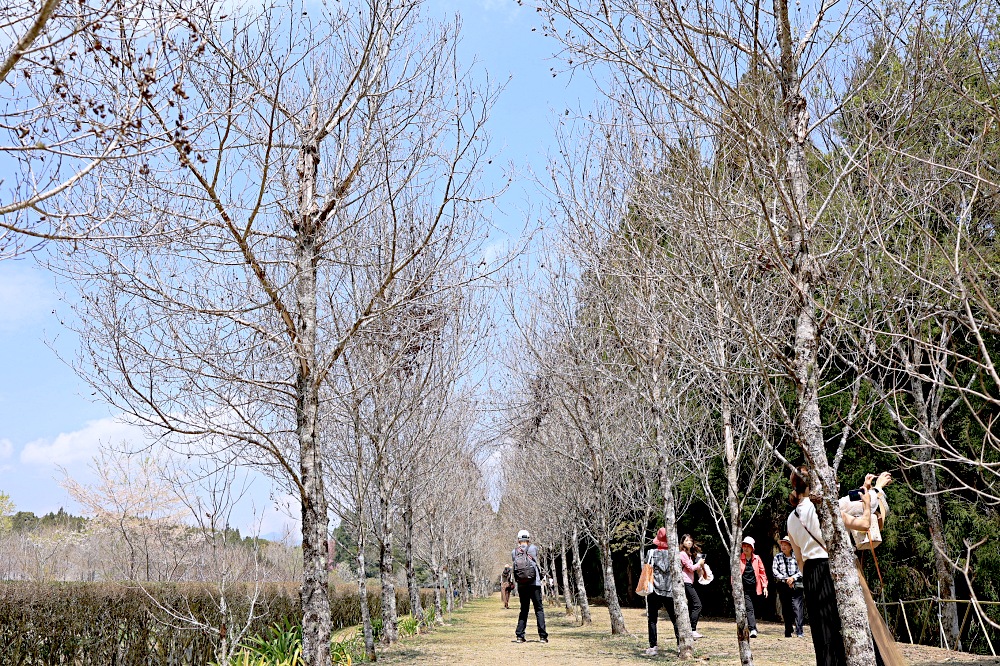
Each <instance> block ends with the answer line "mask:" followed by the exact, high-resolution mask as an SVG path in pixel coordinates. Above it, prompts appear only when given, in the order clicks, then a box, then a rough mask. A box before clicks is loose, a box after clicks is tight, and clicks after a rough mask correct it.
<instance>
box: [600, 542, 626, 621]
mask: <svg viewBox="0 0 1000 666" xmlns="http://www.w3.org/2000/svg"><path fill="white" fill-rule="evenodd" d="M607 533H608V530H607V529H606V526H602V529H601V539H600V544H599V545H600V548H601V566H602V568H603V569H604V600H605V601H606V602H607V604H608V615H609V616H610V617H611V635H612V636H618V635H621V634H627V633H628V630H627V629H626V628H625V616H624V615H622V606H621V603H620V602H619V601H618V587H617V586H616V585H615V569H614V566H613V563H612V561H611V540H610V539H609V538H608V537H607V536H606V535H607Z"/></svg>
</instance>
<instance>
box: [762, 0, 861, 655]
mask: <svg viewBox="0 0 1000 666" xmlns="http://www.w3.org/2000/svg"><path fill="white" fill-rule="evenodd" d="M774 13H775V19H776V24H777V38H778V44H779V48H780V53H781V56H780V57H781V60H780V70H779V71H780V73H779V79H780V81H779V83H780V84H781V96H782V108H783V109H784V114H785V116H784V119H783V120H784V124H785V131H786V132H787V135H786V138H787V142H788V147H787V149H786V152H785V162H786V170H787V176H788V184H789V185H790V186H791V197H792V201H791V202H790V204H791V205H790V207H789V213H788V216H787V221H788V234H787V235H788V239H789V241H790V249H791V252H792V267H791V274H790V282H791V284H790V285H789V286H790V288H791V289H790V292H791V294H792V295H793V298H794V299H795V301H796V302H795V306H796V308H797V310H798V311H797V313H796V317H795V340H794V358H793V368H794V379H795V388H796V393H797V410H796V412H797V414H796V415H797V417H798V418H797V420H796V430H797V434H798V439H799V443H800V445H801V446H802V447H803V449H804V450H805V454H806V458H807V459H808V460H809V463H810V464H811V465H812V468H813V479H812V481H813V489H814V492H819V493H820V494H821V495H822V498H823V501H822V502H821V503H820V506H818V507H817V514H818V516H819V518H820V523H821V526H822V528H823V539H824V540H825V541H826V545H827V552H828V554H829V556H830V574H831V575H832V577H833V585H834V590H835V591H836V595H837V609H838V610H839V611H840V619H841V624H842V629H843V636H844V650H845V652H846V654H847V663H848V665H849V666H870V665H871V664H873V663H874V662H875V651H874V647H873V645H872V640H871V634H870V633H869V628H868V613H867V609H866V607H865V602H864V597H863V596H862V593H861V582H860V580H859V579H858V571H857V568H856V567H855V564H854V559H855V558H854V549H853V546H852V544H851V542H850V537H849V536H848V534H847V530H846V529H845V528H844V523H843V519H842V518H841V515H840V505H839V503H838V502H837V499H838V498H837V484H836V479H835V475H834V471H833V469H832V468H831V467H830V462H829V459H828V458H827V455H826V442H825V439H824V437H823V423H822V418H821V415H820V409H819V342H820V341H819V336H820V330H819V323H818V322H817V320H816V313H817V312H818V308H817V306H816V302H815V281H816V280H818V279H820V278H819V271H818V264H817V259H816V257H815V256H814V255H813V252H812V245H811V242H812V225H813V220H812V218H811V216H810V211H809V174H808V171H807V167H806V152H805V145H806V141H807V140H808V133H809V109H808V103H807V100H806V97H805V95H804V94H803V92H802V90H801V80H800V78H799V76H800V67H799V62H798V55H797V51H796V47H795V45H794V44H793V43H792V39H793V38H792V29H791V21H790V16H789V6H788V0H774Z"/></svg>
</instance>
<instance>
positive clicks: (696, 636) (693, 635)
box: [691, 631, 704, 638]
mask: <svg viewBox="0 0 1000 666" xmlns="http://www.w3.org/2000/svg"><path fill="white" fill-rule="evenodd" d="M691 638H704V636H702V635H701V634H699V633H698V632H697V631H692V632H691Z"/></svg>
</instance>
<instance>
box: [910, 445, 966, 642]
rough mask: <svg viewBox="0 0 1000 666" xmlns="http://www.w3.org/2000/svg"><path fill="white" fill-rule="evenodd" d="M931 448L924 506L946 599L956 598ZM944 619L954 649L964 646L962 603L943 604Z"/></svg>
mask: <svg viewBox="0 0 1000 666" xmlns="http://www.w3.org/2000/svg"><path fill="white" fill-rule="evenodd" d="M930 456H931V449H930V448H929V447H926V446H925V447H923V448H922V449H921V450H920V459H921V461H922V462H924V463H925V464H923V465H921V466H920V476H921V479H922V480H923V483H924V493H925V494H924V506H925V508H926V510H927V529H928V531H929V532H930V535H931V544H932V545H933V546H934V571H935V573H936V574H937V580H938V584H939V586H940V588H941V591H940V595H941V598H942V599H954V598H955V578H954V576H953V575H952V570H951V564H949V562H948V558H947V557H946V553H947V544H946V543H945V539H944V521H943V520H942V518H941V496H940V495H939V494H938V482H937V473H936V472H935V470H934V467H933V466H932V465H929V464H926V463H927V462H929V460H930ZM942 606H943V608H942V610H941V623H942V625H943V626H944V634H945V638H946V640H947V642H948V647H949V648H950V649H952V650H961V649H962V636H961V633H960V632H961V625H960V624H959V622H958V604H955V603H945V604H942Z"/></svg>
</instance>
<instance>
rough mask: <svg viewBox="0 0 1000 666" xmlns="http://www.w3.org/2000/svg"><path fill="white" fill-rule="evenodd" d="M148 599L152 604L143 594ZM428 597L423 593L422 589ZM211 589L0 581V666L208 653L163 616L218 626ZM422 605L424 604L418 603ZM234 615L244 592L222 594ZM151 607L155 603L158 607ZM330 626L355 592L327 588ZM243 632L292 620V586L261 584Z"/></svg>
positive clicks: (100, 664)
mask: <svg viewBox="0 0 1000 666" xmlns="http://www.w3.org/2000/svg"><path fill="white" fill-rule="evenodd" d="M151 596H152V597H154V598H155V600H156V601H155V603H154V601H153V600H152V599H151V598H150V597H151ZM421 596H422V597H423V598H425V599H427V600H428V601H429V598H428V597H429V595H427V594H426V593H425V594H422V595H421ZM217 598H218V590H217V589H215V588H213V587H211V586H205V585H198V584H192V583H182V584H156V585H146V586H145V591H143V590H142V589H139V588H137V587H127V586H125V585H122V584H116V583H23V582H3V583H0V664H4V665H5V666H6V665H10V666H22V665H23V666H43V665H44V666H50V665H51V666H55V665H57V664H58V665H62V664H66V665H73V666H77V665H79V666H91V665H92V666H181V665H188V664H208V663H210V662H211V661H213V660H214V659H215V658H216V655H215V650H216V647H217V644H218V642H219V637H218V634H217V633H216V632H214V631H207V630H203V629H199V628H196V627H192V626H191V625H190V624H186V623H184V622H183V621H178V620H176V619H171V618H170V614H171V613H170V612H168V610H169V611H173V612H174V613H176V614H178V615H180V616H185V617H195V618H197V619H198V620H200V621H202V622H205V623H206V624H209V625H211V626H212V627H216V628H218V629H223V625H224V619H223V617H222V616H221V614H220V613H219V610H218V601H217ZM368 601H369V608H370V609H371V612H372V617H373V618H376V617H379V615H380V614H381V598H380V595H379V591H378V589H377V588H376V589H375V590H370V591H369V595H368ZM397 603H398V608H399V613H400V615H404V614H406V613H408V612H409V607H410V604H409V599H407V598H406V590H405V589H403V590H397ZM425 603H426V601H425ZM227 604H228V606H229V610H230V612H231V613H232V614H233V616H234V617H235V618H237V620H239V619H244V620H245V618H246V617H247V614H248V612H249V603H248V600H247V595H246V594H241V593H240V591H239V590H238V589H234V590H233V591H232V592H231V593H230V594H229V595H227ZM158 605H159V606H160V607H158ZM330 606H331V613H332V617H333V624H334V626H335V627H344V626H349V625H352V624H358V623H359V622H360V621H361V611H360V606H359V603H358V593H357V589H356V588H353V586H350V585H341V586H337V587H333V586H331V589H330ZM255 614H256V615H258V616H259V617H256V618H255V619H254V620H253V622H252V624H251V627H250V631H249V633H248V635H247V636H246V637H247V638H249V636H251V635H261V634H262V633H263V632H264V629H265V628H266V627H268V626H270V625H272V624H274V623H276V622H277V623H283V622H291V623H293V624H300V623H301V621H302V613H301V610H300V608H299V596H298V587H297V586H295V585H291V584H268V585H265V586H264V587H263V590H262V592H261V594H260V596H259V598H258V599H257V607H256V608H255Z"/></svg>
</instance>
